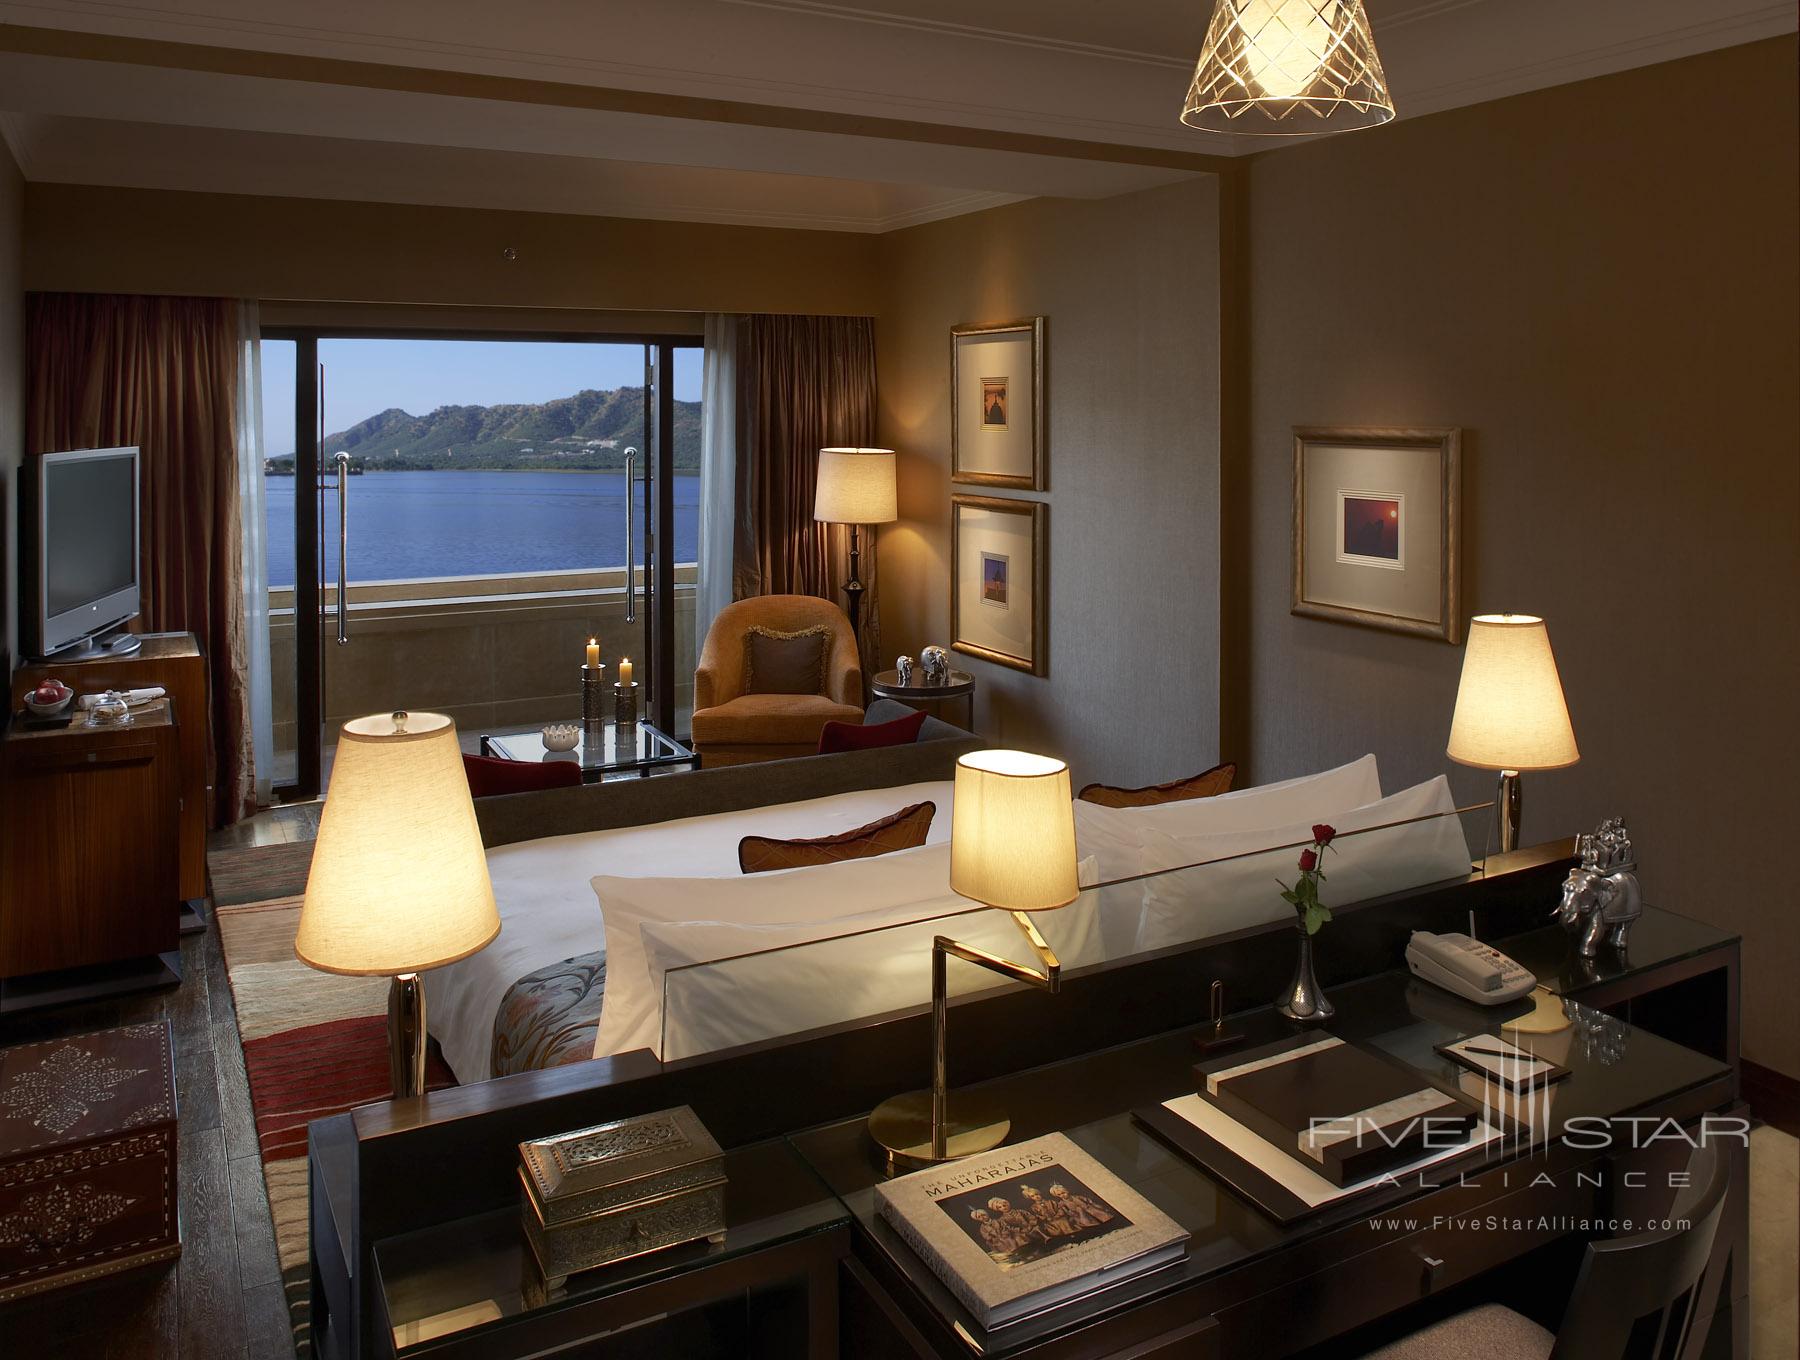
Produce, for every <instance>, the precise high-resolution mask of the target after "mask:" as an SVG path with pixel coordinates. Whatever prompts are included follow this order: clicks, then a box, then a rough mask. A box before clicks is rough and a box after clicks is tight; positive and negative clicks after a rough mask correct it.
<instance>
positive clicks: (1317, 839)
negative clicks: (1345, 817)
mask: <svg viewBox="0 0 1800 1360" xmlns="http://www.w3.org/2000/svg"><path fill="white" fill-rule="evenodd" d="M1336 838H1337V828H1336V827H1332V826H1327V825H1325V823H1324V822H1320V823H1319V824H1318V825H1316V826H1314V827H1313V842H1314V843H1315V844H1316V845H1318V846H1319V847H1320V848H1321V849H1323V848H1324V847H1325V846H1327V845H1330V844H1331V842H1332V841H1333V840H1335V839H1336Z"/></svg>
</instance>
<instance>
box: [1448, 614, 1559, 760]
mask: <svg viewBox="0 0 1800 1360" xmlns="http://www.w3.org/2000/svg"><path fill="white" fill-rule="evenodd" d="M1448 754H1449V756H1450V759H1452V760H1454V761H1456V762H1457V763H1458V764H1462V765H1474V766H1477V767H1479V768H1481V769H1486V770H1560V769H1562V768H1564V767H1565V766H1568V765H1573V764H1575V762H1576V761H1578V760H1580V759H1581V752H1580V751H1579V750H1578V749H1576V746H1575V728H1574V726H1573V725H1572V724H1571V723H1570V721H1569V706H1568V704H1567V702H1565V700H1564V699H1563V688H1562V680H1561V679H1560V678H1559V677H1558V675H1557V672H1556V656H1555V654H1554V653H1553V652H1551V650H1550V630H1549V629H1548V628H1546V627H1545V626H1544V621H1543V620H1542V619H1540V618H1534V617H1533V616H1531V615H1530V614H1478V615H1476V616H1475V618H1474V619H1473V620H1472V621H1471V622H1470V624H1469V641H1468V645H1467V647H1466V649H1465V650H1464V652H1463V667H1462V682H1461V684H1460V685H1459V686H1458V687H1457V691H1456V713H1455V715H1454V716H1453V717H1452V718H1451V720H1450V744H1449V748H1448Z"/></svg>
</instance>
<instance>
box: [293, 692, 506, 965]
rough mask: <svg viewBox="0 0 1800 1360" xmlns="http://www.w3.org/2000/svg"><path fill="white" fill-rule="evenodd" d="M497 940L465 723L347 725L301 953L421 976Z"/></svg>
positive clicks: (431, 720)
mask: <svg viewBox="0 0 1800 1360" xmlns="http://www.w3.org/2000/svg"><path fill="white" fill-rule="evenodd" d="M499 933H500V913H499V912H498V911H497V910H496V909H495V907H494V890H493V887H492V886H491V885H490V884H489V882H488V869H487V854H486V852H485V851H484V850H483V848H482V844H481V832H480V830H479V828H478V827H477V826H476V824H475V804H474V803H473V802H472V801H471V800H470V797H469V783H468V779H467V777H466V776H465V775H464V774H463V763H462V750H461V748H460V747H459V746H458V745H457V741H456V724H455V723H453V722H451V720H450V719H449V718H446V717H445V716H444V715H443V714H441V713H410V714H394V715H392V716H389V715H387V714H382V715H380V716H376V717H368V718H357V719H355V720H354V721H352V722H347V723H345V724H344V727H343V731H342V733H341V734H340V735H339V739H338V748H337V759H336V762H335V763H334V764H333V766H332V770H331V788H330V791H329V793H328V794H327V795H326V798H325V810H324V812H323V814H322V815H321V817H320V821H319V838H318V842H317V844H316V845H315V846H314V848H313V858H312V872H311V873H310V874H309V875H308V877H307V880H306V898H305V900H304V902H303V903H302V905H301V908H300V932H299V935H298V936H297V937H296V939H295V940H294V952H295V953H296V954H298V955H299V956H300V958H301V959H302V960H303V961H304V962H306V963H309V964H311V965H312V966H313V967H314V968H320V969H323V970H324V971H326V972H328V973H357V974H388V975H393V974H398V973H416V972H419V971H421V970H423V969H426V968H437V967H441V966H442V965H444V964H446V963H454V962H455V961H456V960H457V959H461V958H466V957H468V956H469V955H470V954H473V953H474V952H475V951H476V950H478V949H480V948H482V946H484V945H486V944H487V943H488V942H489V941H490V940H492V939H493V938H494V936H496V935H498V934H499Z"/></svg>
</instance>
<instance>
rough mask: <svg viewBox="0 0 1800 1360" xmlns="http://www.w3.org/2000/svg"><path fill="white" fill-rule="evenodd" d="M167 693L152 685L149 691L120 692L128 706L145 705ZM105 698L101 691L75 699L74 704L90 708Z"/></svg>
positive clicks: (104, 692) (159, 686) (132, 690)
mask: <svg viewBox="0 0 1800 1360" xmlns="http://www.w3.org/2000/svg"><path fill="white" fill-rule="evenodd" d="M168 692H169V691H168V690H166V689H164V688H163V687H162V686H161V685H152V686H151V687H150V688H149V689H128V690H123V691H121V693H123V694H124V696H125V702H126V703H128V704H147V703H149V702H150V701H151V700H152V699H160V698H162V697H163V695H165V694H167V693H168ZM105 697H106V691H104V690H103V691H101V693H99V694H84V695H82V696H81V697H80V698H79V699H77V700H76V701H75V703H76V705H77V706H78V707H80V708H92V707H93V706H94V705H95V704H97V703H99V702H100V701H101V699H103V698H105Z"/></svg>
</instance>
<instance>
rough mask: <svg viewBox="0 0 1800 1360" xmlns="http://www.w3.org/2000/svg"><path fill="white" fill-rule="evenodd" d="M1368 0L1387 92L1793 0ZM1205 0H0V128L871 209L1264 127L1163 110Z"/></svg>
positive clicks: (149, 181) (832, 211)
mask: <svg viewBox="0 0 1800 1360" xmlns="http://www.w3.org/2000/svg"><path fill="white" fill-rule="evenodd" d="M1367 3H1368V10H1369V14H1370V19H1371V22H1372V24H1373V27H1374V31H1375V36H1376V40H1377V42H1378V44H1379V46H1380V50H1381V54H1382V58H1383V61H1384V64H1385V66H1386V69H1387V74H1388V77H1389V82H1390V85H1391V87H1392V90H1393V93H1394V98H1395V102H1396V104H1397V106H1398V108H1399V112H1400V116H1401V117H1402V118H1408V117H1415V118H1416V117H1420V116H1423V115H1425V114H1429V113H1434V112H1437V111H1439V110H1442V109H1448V108H1454V107H1457V106H1460V105H1465V104H1472V103H1478V102H1481V101H1484V100H1488V99H1495V98H1500V97H1502V96H1505V95H1509V94H1516V93H1520V92H1523V91H1526V90H1531V89H1537V88H1541V87H1543V86H1547V85H1554V84H1560V83H1563V82H1566V81H1571V80H1579V79H1584V78H1586V77H1589V76H1594V75H1601V74H1605V73H1608V72H1611V71H1617V70H1623V69H1626V68H1628V67H1633V66H1640V65H1646V64H1649V63H1652V62H1658V61H1666V60H1670V59H1673V58H1676V57H1680V56H1685V55H1689V54H1692V53H1695V52H1700V51H1705V50H1708V49H1711V48H1716V47H1724V46H1730V45H1733V44H1736V43H1741V42H1749V41H1753V40H1755V39H1758V38H1763V37H1769V36H1774V35H1776V34H1779V33H1784V32H1792V31H1793V30H1794V28H1795V24H1796V8H1795V6H1794V4H1793V3H1792V0H1782V2H1781V3H1774V4H1771V3H1767V0H1706V3H1705V4H1704V5H1702V6H1696V5H1694V4H1693V3H1692V0H1582V2H1581V3H1570V0H1367ZM1211 10H1212V0H1111V3H1106V4H1097V3H1094V0H985V3H984V4H983V5H982V6H980V7H979V9H978V10H976V9H974V8H973V7H971V6H969V5H968V4H967V0H871V2H870V3H867V4H832V3H825V2H824V0H611V2H600V3H597V2H595V0H534V3H530V4H513V5H494V4H492V3H488V2H484V3H477V2H476V0H385V2H382V3H377V2H375V0H311V3H309V4H308V5H307V6H305V7H297V6H295V5H293V4H292V3H291V0H154V2H153V3H144V2H141V0H37V2H36V3H11V2H10V0H0V133H3V134H4V135H5V138H6V140H7V142H8V143H9V145H10V146H11V147H12V148H13V152H14V155H15V157H16V158H17V159H18V161H19V163H20V165H21V167H22V169H23V170H24V172H25V174H26V176H27V178H29V179H32V180H39V181H49V182H58V183H79V184H108V185H123V186H130V187H140V188H164V189H182V190H210V191H215V192H225V193H250V194H277V195H288V196H294V197H305V198H327V199H344V200H354V199H360V200H373V201H386V202H399V203H423V204H442V205H448V206H469V207H482V208H513V209H528V210H534V211H545V212H562V213H587V214H595V215H606V216H628V217H656V218H669V219H675V220H688V221H717V222H740V223H748V224H753V225H763V226H783V227H809V228H817V229H828V230H839V231H863V232H881V231H890V230H894V229H895V228H898V227H902V226H909V225H912V224H914V223H917V222H925V221H930V220H932V219H933V218H938V217H947V216H952V215H955V214H958V213H964V212H971V211H975V210H977V209H980V208H984V207H989V206H993V205H994V204H998V203H1004V202H1009V201H1013V200H1016V199H1019V198H1025V197H1032V196H1037V195H1043V194H1051V195H1059V196H1067V197H1103V196H1107V195H1111V194H1116V193H1122V192H1127V191H1130V190H1133V189H1140V188H1147V187H1150V186H1153V185H1156V184H1162V183H1168V182H1171V181H1173V180H1176V179H1181V178H1185V177H1188V176H1191V175H1194V174H1199V173H1206V172H1207V171H1208V170H1209V169H1214V168H1217V166H1218V165H1219V163H1220V158H1228V157H1235V156H1240V155H1243V154H1246V153H1248V152H1252V151H1262V150H1267V149H1269V147H1270V145H1271V144H1270V142H1269V140H1268V139H1258V138H1231V137H1220V136H1216V135H1213V134H1208V133H1203V132H1196V131H1193V130H1190V129H1188V128H1185V127H1183V126H1181V124H1180V123H1179V122H1178V121H1177V118H1176V115H1177V113H1178V111H1179V109H1180V106H1181V101H1182V96H1183V94H1184V92H1185V90H1186V85H1187V81H1188V77H1189V75H1190V74H1191V72H1192V66H1193V62H1194V58H1195V56H1196V55H1197V53H1198V51H1199V47H1200V43H1201V40H1202V37H1203V35H1204V31H1205V27H1206V22H1207V19H1208V17H1209V15H1210V13H1211ZM300 19H303V20H304V22H296V20H300ZM974 20H978V21H979V22H973V21H974ZM1358 135H1363V136H1371V135H1380V134H1379V133H1362V134H1358Z"/></svg>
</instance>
